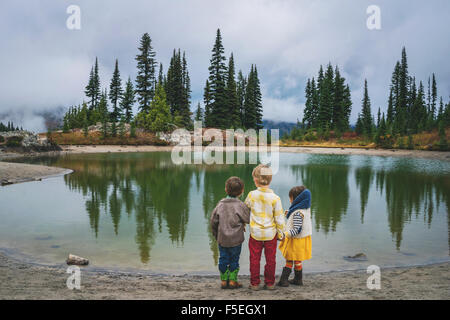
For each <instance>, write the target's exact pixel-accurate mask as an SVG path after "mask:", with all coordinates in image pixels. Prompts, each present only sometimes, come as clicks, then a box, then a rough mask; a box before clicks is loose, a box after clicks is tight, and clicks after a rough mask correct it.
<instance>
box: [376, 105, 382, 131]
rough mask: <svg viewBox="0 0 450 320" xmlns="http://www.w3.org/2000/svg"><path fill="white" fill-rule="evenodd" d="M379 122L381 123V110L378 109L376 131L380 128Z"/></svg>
mask: <svg viewBox="0 0 450 320" xmlns="http://www.w3.org/2000/svg"><path fill="white" fill-rule="evenodd" d="M380 121H381V110H380V108H378V114H377V129H378V128H380Z"/></svg>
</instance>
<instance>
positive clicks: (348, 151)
mask: <svg viewBox="0 0 450 320" xmlns="http://www.w3.org/2000/svg"><path fill="white" fill-rule="evenodd" d="M62 149H63V151H61V153H62V154H70V153H105V152H154V151H171V150H172V147H159V146H62ZM238 150H241V149H238ZM279 150H280V152H290V153H307V154H335V155H371V156H387V157H410V158H426V159H438V160H446V161H450V152H439V151H422V150H385V149H362V148H311V147H280V148H279Z"/></svg>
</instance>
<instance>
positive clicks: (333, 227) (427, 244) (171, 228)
mask: <svg viewBox="0 0 450 320" xmlns="http://www.w3.org/2000/svg"><path fill="white" fill-rule="evenodd" d="M21 161H25V160H21ZM26 161H27V162H31V163H43V164H48V165H53V166H60V167H64V168H70V169H73V170H74V173H72V174H69V175H66V176H64V177H56V178H50V179H47V180H44V181H42V182H29V183H22V184H17V185H11V186H6V187H1V188H0V203H1V209H0V221H1V224H0V248H9V249H14V252H18V253H20V254H23V255H25V256H27V257H29V258H31V259H32V260H34V261H37V262H41V263H61V262H63V261H64V260H65V258H66V257H67V255H68V253H74V254H77V255H81V256H85V257H87V258H89V259H90V260H91V264H92V266H93V267H105V268H118V269H141V270H149V271H151V272H158V273H159V272H162V273H174V274H180V273H196V274H203V273H215V272H216V268H217V267H216V266H217V260H218V250H217V244H216V242H215V240H214V239H213V237H212V235H211V232H210V230H209V215H210V212H211V211H212V209H213V208H214V206H215V204H216V203H217V202H218V201H219V200H220V199H221V198H222V197H224V182H225V180H226V179H227V178H228V177H229V176H231V175H237V176H239V177H241V178H243V180H244V181H245V184H246V192H245V194H246V193H247V192H248V191H250V190H251V189H253V188H254V186H253V182H252V179H251V171H252V168H253V167H254V165H236V166H225V165H216V166H200V165H182V166H175V165H173V164H172V162H171V159H170V154H169V153H159V152H158V153H128V154H127V153H117V154H114V153H110V154H86V155H70V156H63V157H54V158H44V159H33V160H26ZM300 184H304V185H306V186H307V187H308V188H309V189H310V190H311V192H312V195H313V198H312V213H313V236H312V239H313V259H312V260H309V261H307V262H305V272H312V271H329V270H343V269H356V268H365V267H367V266H368V265H370V264H376V265H379V266H394V265H395V266H400V265H413V264H424V263H430V262H438V261H446V260H447V261H448V260H450V259H449V255H450V238H449V229H450V216H449V209H450V163H449V162H440V161H434V160H423V159H406V158H384V157H365V156H331V155H305V154H288V153H287V154H281V155H280V170H279V172H278V174H277V175H275V176H274V178H273V183H272V186H271V187H272V189H273V190H274V191H275V192H276V193H277V194H278V195H280V197H281V199H282V202H283V206H284V207H285V208H287V207H288V204H289V201H288V196H287V195H288V191H289V189H290V188H291V187H292V186H294V185H300ZM247 238H248V234H247ZM358 252H364V253H365V254H366V255H367V257H368V261H366V262H350V261H347V260H345V259H343V257H344V256H347V255H354V254H356V253H358ZM248 259H249V258H248V249H247V242H245V244H244V249H243V252H242V256H241V270H242V273H246V274H248ZM277 259H278V262H279V264H278V267H277V269H278V271H279V270H280V269H281V263H282V261H283V258H282V256H281V254H280V253H279V252H278V253H277Z"/></svg>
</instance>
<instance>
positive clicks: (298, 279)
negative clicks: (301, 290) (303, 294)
mask: <svg viewBox="0 0 450 320" xmlns="http://www.w3.org/2000/svg"><path fill="white" fill-rule="evenodd" d="M289 283H290V284H293V285H295V286H302V285H303V269H302V270H298V271H297V270H294V280H290V281H289Z"/></svg>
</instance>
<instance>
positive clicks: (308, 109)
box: [302, 79, 313, 129]
mask: <svg viewBox="0 0 450 320" xmlns="http://www.w3.org/2000/svg"><path fill="white" fill-rule="evenodd" d="M305 97H306V102H305V110H304V111H303V121H302V122H303V125H305V126H306V128H308V129H309V128H311V126H312V122H313V104H312V97H313V91H312V87H311V80H309V79H308V81H307V82H306V87H305Z"/></svg>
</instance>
